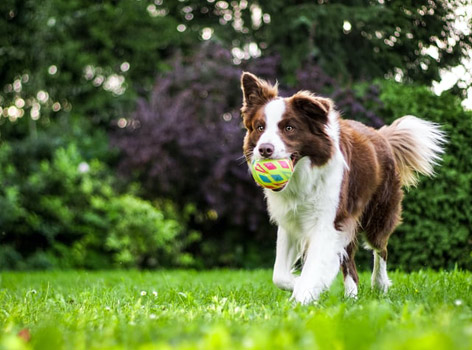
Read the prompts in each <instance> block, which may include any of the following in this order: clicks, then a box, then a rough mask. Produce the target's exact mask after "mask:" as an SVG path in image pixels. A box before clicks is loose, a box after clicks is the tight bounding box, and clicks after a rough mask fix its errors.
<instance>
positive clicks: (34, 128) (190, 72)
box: [0, 0, 472, 271]
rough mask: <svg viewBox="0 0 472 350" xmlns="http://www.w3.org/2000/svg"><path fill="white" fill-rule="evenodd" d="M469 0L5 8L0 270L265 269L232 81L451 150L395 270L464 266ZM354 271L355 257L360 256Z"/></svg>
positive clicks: (405, 231)
mask: <svg viewBox="0 0 472 350" xmlns="http://www.w3.org/2000/svg"><path fill="white" fill-rule="evenodd" d="M471 14H472V7H471V5H470V2H469V1H468V0H450V1H446V0H443V1H439V0H417V1H403V0H392V1H389V0H352V1H336V0H318V1H314V0H311V1H308V0H295V1H282V0H259V1H248V0H235V1H218V0H199V1H197V0H153V1H151V0H116V1H112V0H109V1H105V0H103V1H92V0H89V1H87V0H43V1H36V0H2V1H1V2H0V268H1V269H46V268H86V269H107V268H158V267H185V268H210V267H221V266H225V267H242V268H255V267H269V266H271V265H272V263H273V258H274V251H275V236H276V227H274V226H272V225H270V224H269V223H268V217H267V214H266V211H265V205H264V200H263V196H262V191H261V190H260V189H259V188H257V186H256V185H255V183H254V181H253V180H252V179H251V177H250V174H249V173H248V170H247V165H246V164H245V162H244V160H243V158H242V139H243V136H244V130H243V128H242V125H241V117H240V114H239V108H240V106H241V102H242V97H241V91H240V86H239V78H240V74H241V72H242V71H243V70H246V71H250V72H253V73H255V74H257V75H259V76H261V77H263V78H265V79H267V80H269V81H270V82H272V83H274V82H275V81H276V80H278V82H279V83H280V91H281V95H283V96H284V95H285V96H286V95H289V94H291V93H293V92H296V91H298V90H300V89H308V90H311V91H313V92H316V93H317V94H320V95H323V96H328V97H331V98H332V99H334V101H335V103H336V105H337V108H338V109H339V110H340V111H342V114H343V116H344V117H345V118H350V119H356V120H359V121H362V122H364V123H367V124H369V125H371V126H374V127H380V126H382V125H384V124H385V123H390V122H392V121H393V120H394V119H395V118H398V117H401V116H403V115H405V114H414V115H416V116H418V117H420V118H425V119H428V120H431V121H435V122H439V123H441V124H442V125H443V126H444V130H445V131H446V132H447V134H448V139H449V143H448V145H447V151H446V154H445V156H444V160H443V162H442V165H441V167H438V168H437V176H436V177H435V178H434V179H428V180H426V179H422V180H423V181H421V182H420V184H419V186H418V188H416V189H412V190H410V191H409V192H408V193H407V194H406V198H405V201H404V215H403V218H404V219H403V224H402V225H401V226H400V227H399V228H398V229H397V230H396V232H395V234H394V235H393V236H392V238H391V241H390V246H389V247H390V250H389V259H390V261H391V265H390V266H392V267H395V268H401V269H404V270H407V271H409V270H414V269H419V268H428V267H430V268H436V269H439V268H454V267H459V268H468V269H470V268H472V255H471V254H472V253H471V251H472V249H471V248H472V234H471V231H470V230H471V227H472V206H471V195H472V188H471V186H472V156H471V155H472V112H471V108H472V88H471V86H472V77H471V70H472V58H471V56H472V54H471V53H472V51H471V46H472V33H471V27H472V22H471V21H472V20H471ZM358 257H359V261H360V262H361V266H368V265H369V264H370V255H369V254H366V253H365V252H359V254H358Z"/></svg>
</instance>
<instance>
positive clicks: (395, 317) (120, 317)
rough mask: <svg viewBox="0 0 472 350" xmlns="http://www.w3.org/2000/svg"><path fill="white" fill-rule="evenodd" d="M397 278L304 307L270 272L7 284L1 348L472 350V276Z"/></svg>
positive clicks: (40, 276)
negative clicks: (382, 289) (384, 287)
mask: <svg viewBox="0 0 472 350" xmlns="http://www.w3.org/2000/svg"><path fill="white" fill-rule="evenodd" d="M390 277H391V279H392V280H393V282H394V286H393V287H392V289H391V290H390V292H389V293H388V294H387V295H382V294H381V293H379V292H377V291H371V289H370V287H369V278H370V276H369V274H362V275H361V286H360V293H359V298H358V300H351V299H346V298H344V297H343V286H342V281H341V279H340V278H338V280H337V281H336V283H335V284H334V285H333V287H332V288H331V290H330V292H329V293H325V294H324V295H323V296H322V298H321V300H320V301H319V302H318V303H316V304H315V305H311V306H306V307H304V306H300V305H295V304H293V303H292V302H291V301H289V296H290V295H289V294H288V293H287V292H283V291H280V290H278V289H277V288H276V287H275V286H274V285H273V284H272V282H271V271H269V270H258V271H228V270H216V271H204V272H195V271H158V272H135V271H131V272H119V271H116V272H96V273H95V272H94V273H87V272H75V271H71V272H32V273H3V274H2V275H1V279H0V283H1V284H0V285H1V289H0V349H8V350H13V349H51V350H60V349H74V350H80V349H137V350H140V349H141V350H145V349H204V350H211V349H358V350H361V349H380V350H381V349H415V350H421V349H471V348H472V309H471V308H472V274H471V273H470V272H459V271H453V272H431V271H427V272H424V271H423V272H418V273H412V274H405V273H400V272H396V273H391V274H390ZM144 292H145V293H144ZM153 292H156V293H153ZM142 294H145V295H142ZM156 294H157V295H156ZM24 329H27V330H28V332H29V333H30V335H31V340H30V341H29V342H25V341H24V340H23V339H22V338H20V337H18V336H17V334H18V333H19V332H20V331H21V330H24Z"/></svg>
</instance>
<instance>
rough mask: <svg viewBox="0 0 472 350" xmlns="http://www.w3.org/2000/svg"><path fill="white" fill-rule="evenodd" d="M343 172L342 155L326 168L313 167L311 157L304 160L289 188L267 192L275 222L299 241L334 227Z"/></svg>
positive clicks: (332, 160)
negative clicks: (311, 233) (319, 229)
mask: <svg viewBox="0 0 472 350" xmlns="http://www.w3.org/2000/svg"><path fill="white" fill-rule="evenodd" d="M343 172H344V162H343V159H342V155H341V154H339V155H338V154H336V155H335V156H334V157H333V158H332V159H331V160H330V161H329V162H328V163H327V164H326V165H325V166H323V167H312V166H311V162H310V159H309V158H307V157H305V158H302V159H300V160H299V162H298V163H297V165H296V167H295V171H294V174H293V176H292V178H291V179H290V181H289V183H288V184H287V187H286V188H284V189H283V190H282V191H280V192H273V191H271V190H265V195H266V198H267V204H268V209H269V214H270V217H271V219H272V220H273V221H274V222H275V223H277V225H279V226H281V227H283V228H284V229H285V230H286V231H287V233H288V234H289V235H291V236H292V237H294V238H295V237H296V238H299V239H303V238H302V237H303V236H305V235H307V234H309V232H311V231H313V230H314V229H317V228H324V229H326V228H328V227H333V225H334V219H335V216H336V210H337V207H338V203H339V194H340V190H341V183H342V177H343Z"/></svg>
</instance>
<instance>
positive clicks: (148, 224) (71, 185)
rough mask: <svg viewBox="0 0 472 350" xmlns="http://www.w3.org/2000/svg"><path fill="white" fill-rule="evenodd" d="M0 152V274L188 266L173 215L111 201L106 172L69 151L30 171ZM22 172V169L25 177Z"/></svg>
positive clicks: (118, 198) (5, 149)
mask: <svg viewBox="0 0 472 350" xmlns="http://www.w3.org/2000/svg"><path fill="white" fill-rule="evenodd" d="M15 156H17V153H16V152H15V151H14V150H13V149H12V148H11V147H10V146H9V145H8V144H6V143H4V144H2V145H1V146H0V183H1V187H0V207H1V208H2V210H0V227H2V237H1V240H2V245H3V248H2V249H1V250H0V263H1V267H2V268H45V267H84V268H107V267H117V266H125V267H147V266H149V267H150V266H162V265H165V266H168V265H173V266H175V265H182V264H189V263H191V262H192V260H191V256H189V255H186V254H183V255H181V254H180V253H181V250H182V249H183V248H184V246H185V243H186V241H185V239H183V237H181V236H180V235H181V233H182V226H181V225H180V224H179V221H178V218H177V216H176V214H175V213H174V210H173V208H172V207H171V206H170V205H167V206H166V207H165V209H164V210H160V209H158V208H156V207H155V206H153V205H152V204H151V203H150V202H147V201H145V200H142V199H140V198H137V197H136V196H134V195H133V194H131V193H125V194H119V193H118V192H117V191H116V190H115V189H114V187H115V186H116V180H115V179H114V178H113V177H112V176H111V175H110V170H109V169H107V167H106V166H105V165H104V164H103V163H101V162H100V161H98V160H96V159H95V160H91V161H89V162H86V161H85V159H84V158H83V157H82V156H81V155H80V153H79V151H78V150H77V147H76V146H75V145H74V144H71V145H69V146H68V147H67V148H62V147H61V148H58V149H57V150H55V151H54V152H53V154H52V158H51V159H43V160H42V161H41V162H39V163H38V164H34V163H33V164H23V165H22V167H21V168H20V167H18V166H17V165H16V164H15V163H16V162H15V161H14V158H15ZM25 168H26V169H27V170H26V171H25Z"/></svg>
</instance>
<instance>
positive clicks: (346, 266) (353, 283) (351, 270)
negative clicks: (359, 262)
mask: <svg viewBox="0 0 472 350" xmlns="http://www.w3.org/2000/svg"><path fill="white" fill-rule="evenodd" d="M355 253H356V244H355V242H351V243H350V244H349V245H348V246H347V248H346V256H345V257H344V259H343V262H342V264H341V269H342V271H343V276H344V295H345V296H346V297H351V298H357V286H358V284H359V276H358V275H357V269H356V263H355V262H354V255H355Z"/></svg>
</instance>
